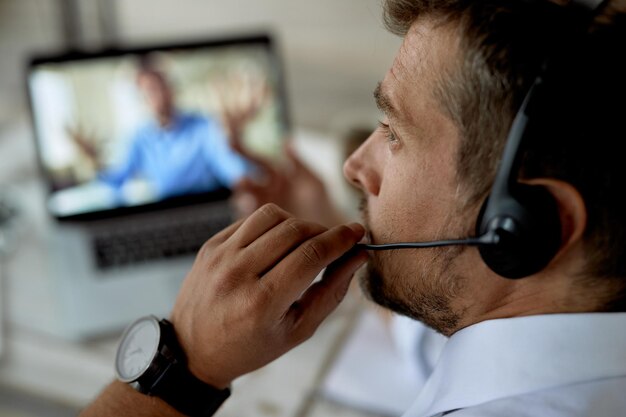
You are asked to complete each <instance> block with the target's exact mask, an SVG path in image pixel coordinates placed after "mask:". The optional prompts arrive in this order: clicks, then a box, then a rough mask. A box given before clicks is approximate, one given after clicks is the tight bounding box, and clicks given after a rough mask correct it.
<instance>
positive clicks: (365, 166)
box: [343, 134, 381, 195]
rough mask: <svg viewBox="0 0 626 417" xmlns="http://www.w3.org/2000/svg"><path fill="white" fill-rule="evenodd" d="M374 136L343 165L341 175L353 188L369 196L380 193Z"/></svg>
mask: <svg viewBox="0 0 626 417" xmlns="http://www.w3.org/2000/svg"><path fill="white" fill-rule="evenodd" d="M373 136H374V135H373V134H372V136H370V137H369V138H368V139H367V140H366V141H365V142H364V143H363V144H362V145H361V146H360V147H359V148H358V149H357V150H356V151H354V153H352V155H350V156H349V157H348V159H347V160H346V162H345V163H344V165H343V175H344V177H346V179H347V180H348V181H349V182H350V183H351V184H352V185H353V186H355V187H357V188H358V189H360V190H361V191H363V192H366V193H368V194H371V195H378V192H379V191H380V175H379V174H378V170H379V169H380V168H381V167H379V166H377V165H378V164H377V163H376V160H375V155H374V154H375V152H374V149H372V148H373V146H372V145H373V140H374V137H373Z"/></svg>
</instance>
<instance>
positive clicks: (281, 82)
mask: <svg viewBox="0 0 626 417" xmlns="http://www.w3.org/2000/svg"><path fill="white" fill-rule="evenodd" d="M245 45H260V46H263V47H265V48H266V49H267V50H268V56H269V57H270V59H271V60H272V62H271V64H272V66H273V73H274V74H276V77H277V85H276V93H277V97H278V100H279V103H280V112H279V117H280V122H281V124H282V126H283V134H284V136H285V138H288V137H289V136H290V135H289V132H290V131H291V119H290V115H289V105H288V101H287V93H286V85H285V84H286V83H285V74H284V64H283V60H282V58H281V56H280V54H279V51H278V46H277V45H276V41H275V37H274V36H273V35H271V34H270V33H269V32H264V33H260V34H253V35H240V36H236V35H233V36H229V37H222V38H211V39H205V40H201V41H191V42H184V43H171V44H154V45H147V46H140V47H129V48H125V47H116V48H107V49H102V50H98V51H92V50H90V51H67V52H61V53H57V54H47V55H34V56H32V57H31V58H30V59H29V60H28V63H27V71H26V74H25V87H26V96H27V101H28V106H29V113H30V119H31V126H32V131H33V139H34V141H35V147H36V154H37V165H38V168H39V171H40V173H41V175H42V176H43V178H44V180H45V183H46V188H47V190H46V191H47V192H46V210H47V212H48V214H49V215H50V216H52V217H53V218H55V219H56V220H58V221H92V220H100V219H105V218H111V217H118V216H125V215H129V214H136V213H143V212H150V211H159V210H163V209H168V208H175V207H182V206H188V205H195V204H201V203H208V202H213V201H223V200H225V199H227V198H228V197H229V196H230V190H228V189H225V188H222V189H219V190H215V191H211V192H206V193H199V194H191V195H185V196H179V197H173V198H167V199H165V200H162V201H159V202H154V203H149V204H142V205H136V206H123V207H117V208H112V209H106V210H97V211H91V212H86V213H79V214H72V215H67V216H58V215H56V214H55V213H53V212H52V211H51V210H49V208H48V204H47V202H48V200H49V198H50V196H51V195H52V193H53V192H54V188H53V185H52V184H53V179H52V178H51V176H50V174H49V172H48V170H47V169H46V167H45V164H44V162H43V155H42V150H41V143H40V142H41V140H40V138H39V133H38V131H37V127H36V126H37V123H36V117H37V116H36V114H35V111H34V103H33V100H32V96H31V92H30V87H29V84H28V83H29V78H30V74H31V73H32V71H33V70H34V69H35V68H37V67H38V66H40V65H43V64H51V63H65V62H79V61H87V60H97V59H102V58H114V57H119V56H123V55H142V54H149V53H151V52H157V51H174V50H177V51H185V50H195V49H208V48H222V47H228V46H245Z"/></svg>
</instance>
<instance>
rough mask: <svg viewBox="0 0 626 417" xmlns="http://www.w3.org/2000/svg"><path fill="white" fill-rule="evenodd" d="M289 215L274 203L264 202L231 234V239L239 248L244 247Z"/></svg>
mask: <svg viewBox="0 0 626 417" xmlns="http://www.w3.org/2000/svg"><path fill="white" fill-rule="evenodd" d="M289 217H291V216H290V215H289V213H287V212H286V211H285V210H283V209H281V208H280V207H278V206H277V205H275V204H266V205H264V206H263V207H261V208H259V209H258V210H257V211H255V212H254V213H252V214H251V215H250V216H249V217H248V218H247V219H246V220H245V221H244V222H243V224H242V225H241V227H240V228H239V229H237V231H235V233H234V234H233V235H232V240H233V241H234V242H236V244H237V245H238V246H239V247H240V248H245V247H246V246H248V245H249V244H250V243H252V242H254V241H255V240H257V238H258V237H259V236H261V235H263V234H264V233H265V232H267V231H268V230H270V229H272V228H274V227H275V226H276V225H278V224H280V223H282V222H284V221H285V220H286V219H287V218H289Z"/></svg>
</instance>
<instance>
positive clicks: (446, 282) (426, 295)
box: [359, 203, 465, 335]
mask: <svg viewBox="0 0 626 417" xmlns="http://www.w3.org/2000/svg"><path fill="white" fill-rule="evenodd" d="M361 212H362V213H363V221H364V223H365V225H366V227H368V229H369V225H368V220H369V214H368V211H367V206H366V204H364V203H362V205H361ZM454 229H455V228H454V227H447V228H446V230H443V231H442V233H443V234H447V233H454ZM458 233H459V232H458V231H457V232H456V234H458ZM442 236H444V237H450V236H455V235H453V234H450V235H447V236H446V235H442ZM373 243H374V242H373ZM375 243H381V242H375ZM464 249H465V247H463V246H451V247H443V248H442V247H440V248H430V249H401V250H402V251H415V250H418V251H421V252H422V253H420V254H419V255H418V254H417V253H415V256H416V257H418V256H419V258H417V259H419V260H420V261H419V262H418V263H417V264H415V263H412V265H416V267H415V268H411V270H409V269H408V268H406V267H403V266H402V265H398V262H394V258H395V259H396V260H398V258H397V253H396V251H397V250H390V251H383V252H375V253H373V254H371V257H370V260H369V263H368V265H367V268H366V269H364V270H362V272H361V274H360V276H359V282H360V284H361V288H362V290H363V292H364V293H365V294H366V295H367V296H368V297H369V298H370V299H371V300H372V301H374V302H375V303H377V304H379V305H381V306H383V307H386V308H388V309H390V310H392V311H395V312H396V313H399V314H402V315H405V316H408V317H411V318H413V319H415V320H419V321H421V322H423V323H424V324H426V325H427V326H429V327H432V328H433V329H435V330H436V331H438V332H440V333H442V334H444V335H450V334H452V333H453V332H454V331H455V330H456V329H457V327H458V325H459V321H460V319H461V315H462V311H455V309H454V308H453V307H452V301H453V300H454V299H456V298H457V297H458V295H459V293H460V292H461V291H462V290H463V288H464V281H465V280H464V278H463V277H462V276H461V275H459V274H455V273H454V272H453V271H452V269H453V267H452V266H453V261H454V259H455V258H456V257H458V256H459V254H460V253H461V252H462V251H463V250H464ZM394 267H395V270H394ZM457 310H458V309H457Z"/></svg>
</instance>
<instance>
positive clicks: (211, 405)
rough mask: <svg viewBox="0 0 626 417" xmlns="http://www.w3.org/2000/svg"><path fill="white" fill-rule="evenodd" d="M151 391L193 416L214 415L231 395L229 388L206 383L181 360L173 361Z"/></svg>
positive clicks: (205, 416) (182, 411)
mask: <svg viewBox="0 0 626 417" xmlns="http://www.w3.org/2000/svg"><path fill="white" fill-rule="evenodd" d="M150 391H151V394H152V395H155V396H157V397H159V398H161V399H163V400H165V402H167V403H168V404H169V405H171V406H172V407H174V408H175V409H176V410H178V411H180V412H181V413H183V414H186V415H188V416H191V417H208V416H212V415H213V414H215V412H216V411H217V410H218V409H219V408H220V406H221V405H222V403H223V402H224V401H225V400H226V399H227V398H228V397H229V396H230V390H229V389H228V388H226V389H223V390H220V389H217V388H214V387H212V386H210V385H207V384H205V383H204V382H202V381H200V380H199V379H198V378H196V377H195V376H193V375H192V374H191V372H189V370H188V369H187V366H186V365H185V364H184V363H181V362H174V363H172V364H171V365H170V366H169V367H168V369H166V371H165V372H164V373H163V375H162V377H161V378H160V379H159V380H158V381H156V382H155V384H154V385H153V387H152V389H151V390H150Z"/></svg>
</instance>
